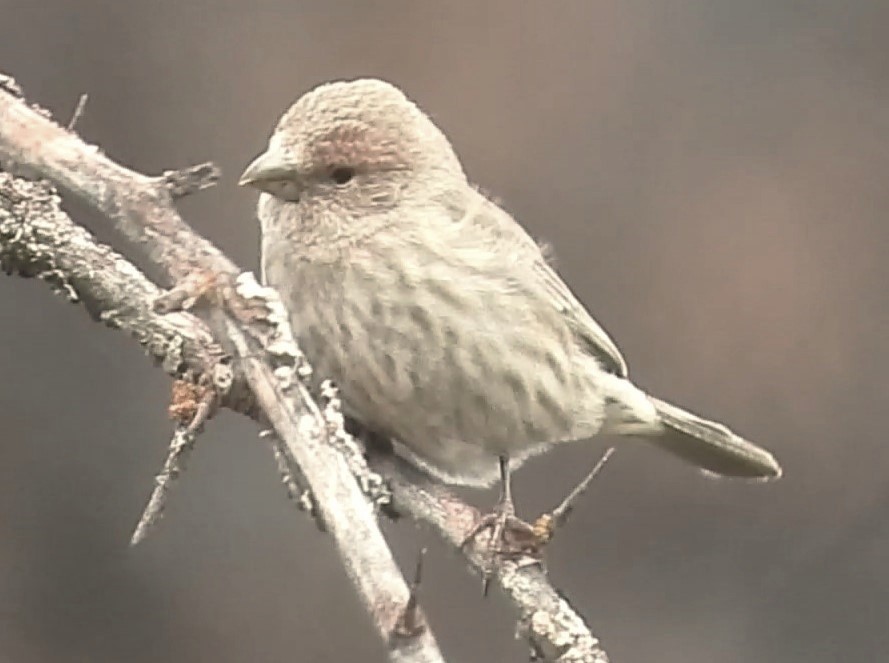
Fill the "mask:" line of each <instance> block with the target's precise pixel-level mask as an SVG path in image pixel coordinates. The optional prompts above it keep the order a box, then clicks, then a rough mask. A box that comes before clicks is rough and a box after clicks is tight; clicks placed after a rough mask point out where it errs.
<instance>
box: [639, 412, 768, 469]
mask: <svg viewBox="0 0 889 663" xmlns="http://www.w3.org/2000/svg"><path fill="white" fill-rule="evenodd" d="M648 398H649V400H650V401H651V403H652V404H653V405H654V407H655V410H657V414H658V417H659V419H660V423H661V424H662V428H661V430H660V431H659V432H657V433H654V434H652V435H646V436H645V439H646V440H647V441H648V442H651V443H652V444H655V445H657V446H658V447H661V448H662V449H665V450H667V451H669V452H671V453H673V454H676V455H677V456H679V457H680V458H682V459H683V460H686V461H688V462H689V463H692V464H694V465H697V466H698V467H701V468H702V469H704V470H707V471H709V472H712V473H714V474H718V475H721V476H729V477H745V478H748V479H777V478H778V477H780V476H781V466H780V465H779V464H778V461H776V460H775V458H774V456H772V454H770V453H769V452H768V451H766V450H765V449H763V448H761V447H758V446H756V445H755V444H753V443H752V442H748V441H747V440H745V439H744V438H742V437H740V436H738V435H735V434H734V433H733V432H732V431H731V430H729V429H728V428H727V427H725V426H723V425H722V424H718V423H716V422H713V421H707V420H706V419H702V418H701V417H698V416H696V415H694V414H692V413H691V412H686V411H685V410H683V409H681V408H678V407H676V406H675V405H670V404H669V403H665V402H664V401H661V400H658V399H657V398H653V397H651V396H649V397H648Z"/></svg>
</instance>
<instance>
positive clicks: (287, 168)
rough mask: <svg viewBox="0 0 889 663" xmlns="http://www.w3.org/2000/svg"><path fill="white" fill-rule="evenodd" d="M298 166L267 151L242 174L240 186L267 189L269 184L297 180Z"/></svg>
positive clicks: (239, 181)
mask: <svg viewBox="0 0 889 663" xmlns="http://www.w3.org/2000/svg"><path fill="white" fill-rule="evenodd" d="M296 174H297V173H296V166H295V165H294V164H292V163H289V162H288V161H287V160H286V159H282V158H281V155H280V154H278V153H276V152H272V151H271V150H270V151H267V152H263V153H262V154H260V155H259V156H258V157H256V158H255V159H254V160H253V161H252V162H251V163H250V165H249V166H247V168H246V169H245V170H244V172H243V173H241V178H240V179H239V180H238V185H239V186H253V187H256V188H257V189H263V190H265V189H266V185H267V184H268V183H269V182H280V181H281V180H287V179H294V178H296Z"/></svg>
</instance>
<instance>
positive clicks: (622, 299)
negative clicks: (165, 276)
mask: <svg viewBox="0 0 889 663" xmlns="http://www.w3.org/2000/svg"><path fill="white" fill-rule="evenodd" d="M887 62H889V4H887V3H886V2H876V1H873V2H865V1H859V2H854V1H853V2H846V3H839V2H833V1H828V0H808V1H799V0H769V1H768V2H766V1H764V0H706V1H704V0H675V1H673V2H661V1H660V0H629V1H628V0H621V1H617V0H599V1H597V2H580V1H578V2H546V3H545V2H509V1H507V0H502V1H500V2H468V1H467V2H462V3H437V4H436V5H433V4H431V3H429V4H426V3H415V2H410V1H408V0H404V1H401V2H358V1H352V2H301V1H299V0H271V1H268V2H262V1H256V2H243V1H241V2H232V1H217V2H210V1H209V0H206V1H204V2H201V1H198V0H190V1H181V2H174V1H172V0H171V1H169V2H150V1H146V2H114V1H111V0H109V1H108V2H101V1H99V0H80V1H79V2H70V1H69V0H53V1H50V0H0V70H3V71H5V72H7V73H10V74H12V75H14V76H16V77H17V78H18V79H19V81H20V83H21V84H22V85H23V86H24V88H25V90H26V92H27V94H28V95H29V97H30V98H31V99H32V100H34V101H38V102H40V103H41V104H43V105H45V106H46V107H48V108H50V109H51V110H52V111H53V112H54V113H55V114H56V117H58V118H60V119H62V120H67V118H68V117H69V116H70V113H71V112H72V110H73V108H74V106H75V104H76V101H77V98H78V96H79V95H80V94H81V93H82V92H87V93H89V95H90V100H89V103H88V105H87V108H86V113H85V115H84V116H83V118H82V119H81V121H80V124H79V130H80V132H81V133H82V134H83V135H84V136H85V137H86V139H87V140H89V141H92V142H95V143H96V144H98V145H99V146H101V147H102V148H103V149H104V150H105V151H106V152H107V153H108V154H110V155H111V156H112V157H114V158H116V159H118V160H119V161H121V162H123V163H124V164H127V165H130V166H132V167H135V168H137V169H139V170H142V171H145V172H150V173H157V172H159V171H160V170H162V169H164V168H172V167H179V166H184V165H189V164H192V163H195V162H198V161H202V160H205V159H212V160H215V161H216V162H217V163H219V164H220V165H221V166H222V168H223V170H224V173H225V179H224V180H223V182H222V184H221V185H220V186H219V187H217V188H215V189H214V190H212V191H209V192H206V193H203V194H201V195H199V196H196V197H193V198H189V199H187V200H186V201H184V202H183V205H182V208H183V212H184V214H185V216H186V218H187V219H188V220H189V221H191V222H192V223H193V224H194V226H195V227H196V228H197V229H198V230H199V231H200V232H202V233H203V234H205V235H206V236H208V237H210V238H211V239H212V240H214V241H215V242H216V243H217V244H218V245H220V246H221V247H222V248H223V249H224V250H226V251H227V252H229V253H230V254H231V255H232V256H233V257H234V258H235V259H236V260H237V261H238V262H239V263H240V264H241V265H244V266H245V267H248V268H255V267H256V265H257V226H256V223H255V222H254V219H253V205H254V202H255V197H254V195H253V194H252V193H251V192H249V191H244V190H239V189H238V188H237V187H236V186H235V184H234V181H235V179H236V177H237V175H238V174H239V172H240V170H241V168H242V167H243V166H244V165H245V164H246V163H247V162H248V160H249V159H251V158H252V157H253V156H254V155H255V154H256V153H258V152H259V151H260V150H261V149H262V148H263V145H264V142H265V139H266V137H267V135H268V133H269V131H270V130H271V127H272V126H273V123H274V122H275V121H276V119H277V117H278V115H279V114H280V113H281V112H282V111H283V109H284V108H285V107H286V106H287V105H288V104H289V103H290V102H291V101H292V100H293V99H294V98H295V97H296V96H298V95H299V94H300V93H301V92H303V91H305V90H306V89H308V88H310V87H312V86H314V85H315V84H317V83H319V82H321V81H325V80H329V79H333V78H353V77H357V76H362V75H375V76H381V77H384V78H387V79H389V80H391V81H393V82H395V83H397V84H398V85H400V86H402V87H403V88H404V89H406V90H407V91H408V93H409V94H410V95H411V96H412V97H413V98H414V99H415V100H417V101H418V102H419V103H420V104H421V105H422V106H423V107H424V108H425V109H427V110H428V111H429V112H430V113H431V114H432V115H433V117H434V118H435V120H436V121H437V122H438V123H440V125H441V126H442V127H443V128H444V129H445V130H446V132H447V133H448V134H449V135H450V137H451V138H452V140H453V142H454V143H455V145H456V147H457V150H458V152H459V153H460V154H461V155H462V158H463V160H464V163H465V165H466V168H467V170H468V172H469V173H470V174H471V176H472V178H473V179H474V180H475V181H477V182H478V183H479V184H481V185H482V186H483V187H485V188H486V189H488V190H489V191H491V192H493V193H494V194H495V195H497V196H499V197H500V198H501V199H502V200H504V201H505V204H506V206H507V207H508V209H510V210H511V211H512V212H514V213H515V214H516V215H517V216H518V218H520V219H521V220H523V222H524V223H525V224H526V225H527V226H528V227H529V228H530V229H531V230H532V231H533V233H534V234H535V235H537V236H540V237H542V238H544V239H547V240H548V241H550V242H551V243H552V244H553V245H554V247H555V249H556V252H557V255H558V256H559V264H560V268H561V270H562V272H563V273H564V275H565V277H566V278H567V280H568V281H569V282H570V283H571V284H572V285H573V287H574V289H575V290H576V291H577V292H578V294H579V295H580V297H581V299H582V300H583V301H584V302H586V303H587V304H588V305H589V306H590V308H591V309H592V311H593V312H594V313H595V314H596V315H597V317H598V318H599V319H600V320H601V321H602V322H603V324H604V325H605V326H606V328H607V329H609V331H611V332H612V334H613V335H614V336H615V337H616V338H617V339H618V341H619V343H620V345H621V347H622V348H623V349H624V351H625V353H626V355H627V357H628V358H629V361H630V364H631V368H632V372H633V374H634V376H635V378H636V380H637V381H638V382H639V383H640V384H642V385H644V386H646V387H648V388H649V389H651V390H652V391H656V392H657V393H659V394H661V395H663V396H666V397H669V398H671V399H674V400H676V401H677V402H679V403H683V404H686V405H689V406H692V407H693V408H694V409H697V410H699V411H702V412H705V413H708V414H711V415H712V416H714V417H720V418H722V419H723V420H725V421H727V422H729V423H730V424H731V425H732V426H734V427H735V428H737V429H739V430H741V431H743V432H745V433H747V434H748V435H749V436H750V437H752V438H753V439H756V440H759V441H761V442H763V443H764V444H766V445H767V446H769V447H770V448H771V449H773V450H774V451H775V452H776V454H777V455H778V456H779V458H780V459H781V460H782V461H783V463H784V466H785V471H786V477H785V478H784V479H783V480H782V481H781V482H779V483H777V484H773V485H747V484H742V483H725V482H714V481H709V480H706V479H704V478H702V477H700V476H699V475H698V474H696V473H695V472H694V471H692V470H690V469H689V468H688V467H686V466H684V465H682V464H680V463H678V462H676V461H674V460H673V459H672V458H670V457H667V456H665V455H663V454H660V453H657V452H656V451H653V450H651V449H649V448H648V447H643V446H637V445H630V446H628V447H627V448H626V450H625V451H624V452H622V453H620V454H618V456H617V457H616V458H615V459H614V460H613V462H612V464H611V466H609V467H608V469H607V471H606V472H605V474H604V476H602V477H601V480H599V481H598V482H597V483H596V484H595V486H594V488H593V489H592V490H591V492H590V494H589V495H588V496H587V498H586V499H585V501H584V502H583V505H582V508H580V509H579V510H578V511H577V513H576V515H575V517H574V519H573V520H572V522H571V523H570V526H569V527H568V529H566V530H565V531H564V532H562V534H561V536H560V537H559V538H557V540H556V542H555V543H554V545H553V546H552V548H551V550H550V552H549V563H550V573H551V575H552V577H553V579H554V582H555V583H556V584H557V585H558V586H559V587H563V588H565V589H566V591H567V592H568V593H569V595H570V596H571V597H572V599H573V601H574V602H575V603H576V605H577V606H578V607H579V608H580V609H581V610H582V611H583V612H584V613H585V614H586V615H587V616H588V618H589V620H590V623H591V625H592V627H593V630H594V632H595V633H596V634H597V635H599V636H600V637H601V638H602V639H603V641H604V644H605V645H606V647H607V649H608V651H609V653H610V654H611V656H612V659H613V660H614V661H615V663H618V662H629V661H632V662H643V661H655V660H656V661H660V662H662V663H672V662H676V663H679V662H687V661H708V662H710V661H712V662H716V663H740V662H741V661H749V660H756V661H781V662H796V661H799V662H805V663H819V662H833V661H838V660H848V661H877V660H886V659H887V657H889V628H887V624H889V565H887V559H889V447H887V444H886V439H885V438H886V433H885V430H886V423H885V422H886V414H887V405H889V398H887V396H889V389H887V382H886V379H885V376H886V374H887V372H889V361H887V357H889V350H887V347H886V337H887V329H889V314H887V305H886V298H887V286H889V268H887V265H886V260H885V255H886V253H887V250H889V225H887V214H889V187H887V185H886V177H887V173H889V112H887V108H889V75H887V65H886V63H887ZM73 209H74V211H75V212H76V216H77V218H78V219H79V220H81V221H82V222H83V223H85V224H87V225H91V226H97V225H99V224H97V223H94V221H95V219H94V218H93V217H92V215H91V214H90V213H88V212H84V210H83V209H81V208H77V207H75V208H73ZM103 236H105V237H107V235H103ZM0 303H2V308H0V315H2V320H3V324H2V326H0V372H2V375H3V380H2V383H0V421H2V427H3V428H2V430H3V432H4V435H3V443H2V445H0V660H2V661H16V662H25V663H30V662H36V661H52V662H54V661H90V662H94V661H101V662H104V661H122V660H126V661H136V662H140V661H145V662H147V661H157V660H172V661H197V660H214V661H232V662H233V661H247V660H251V661H285V660H288V661H289V660H311V661H346V660H370V661H381V660H383V654H382V651H381V648H380V647H379V645H378V643H377V642H376V640H375V637H374V635H373V633H372V631H371V629H370V628H369V627H368V620H367V618H366V617H365V615H364V614H363V612H362V609H361V608H360V606H359V605H358V604H357V600H356V598H355V597H354V596H353V594H352V592H351V590H350V588H349V585H348V583H347V581H346V580H345V579H344V576H343V572H342V570H341V568H340V566H339V563H338V561H337V559H336V556H335V554H333V549H332V546H331V542H330V540H329V539H328V538H326V537H324V536H322V535H320V534H319V533H318V532H316V531H315V529H314V527H313V526H312V524H311V523H310V522H309V521H308V519H306V518H305V517H302V516H298V515H296V514H295V512H294V510H293V509H292V507H291V506H290V505H289V504H288V503H287V502H286V500H285V498H284V496H283V491H282V490H281V488H280V487H279V485H278V481H277V477H276V474H275V470H274V467H273V463H272V460H271V457H270V454H269V453H268V450H267V449H266V448H265V447H264V446H263V445H262V444H260V443H259V442H258V441H257V438H256V429H255V427H254V426H253V425H251V424H250V423H249V422H246V421H244V420H242V419H239V418H237V417H234V416H229V415H226V416H222V417H220V418H218V419H217V420H215V421H214V422H213V423H212V425H210V426H209V429H208V432H207V434H206V435H205V436H204V438H203V439H202V443H201V445H200V446H199V448H198V450H197V453H196V454H195V455H194V457H193V458H192V462H191V464H190V471H189V472H188V474H187V475H186V478H185V480H184V481H183V482H182V483H181V485H180V486H179V487H178V490H177V491H176V492H175V494H174V500H173V502H172V504H171V506H170V508H169V509H168V512H167V518H166V520H165V521H164V522H163V523H162V525H161V527H160V529H159V530H158V531H157V532H156V533H155V534H154V535H153V536H152V537H151V538H150V539H149V540H148V541H147V542H146V543H145V544H144V545H143V546H141V547H139V548H137V549H135V550H130V549H128V548H127V540H128V537H129V534H130V531H131V529H132V527H133V525H134V523H135V521H136V518H137V517H138V514H139V512H140V510H141V508H142V506H143V503H144V501H145V499H146V496H147V495H148V492H149V490H150V488H151V485H152V476H153V474H154V472H155V471H156V470H157V469H158V468H159V466H160V463H161V460H162V458H163V456H164V453H165V448H166V444H167V440H168V436H169V433H170V429H171V427H170V424H169V423H168V422H167V421H166V419H165V406H166V401H167V395H168V380H167V379H166V378H165V377H164V376H163V375H162V374H161V372H160V371H158V370H156V369H154V368H152V367H151V366H150V365H149V364H148V362H147V361H146V360H145V358H144V357H143V356H141V354H140V353H139V351H138V350H137V347H136V345H135V344H134V343H133V342H131V341H130V340H129V339H126V338H124V337H123V336H122V335H120V334H118V333H116V332H111V331H108V330H105V329H102V328H100V327H98V326H97V325H95V324H93V323H91V322H90V321H89V320H88V318H87V316H86V315H85V313H84V312H83V311H82V310H79V309H78V308H77V307H75V306H69V305H66V304H64V303H62V302H61V301H60V300H58V299H55V298H54V297H53V296H52V295H51V294H50V291H49V289H48V288H47V287H46V286H45V285H43V284H41V283H37V282H29V281H24V280H19V279H12V278H3V279H0ZM601 447H602V443H601V442H600V443H593V444H579V445H575V446H573V447H570V448H564V449H561V450H557V451H556V452H555V453H552V454H550V455H549V456H547V457H546V458H541V459H538V460H536V461H534V462H532V463H530V464H529V465H528V466H527V467H526V468H525V469H524V470H523V471H522V472H520V473H519V474H518V476H517V482H516V491H517V495H518V500H519V509H520V511H521V512H522V513H524V514H526V515H528V516H531V515H534V514H536V513H537V511H538V510H540V509H542V508H545V507H547V506H549V505H550V504H551V503H552V502H553V501H554V500H556V499H557V498H558V497H560V496H561V494H562V493H564V492H565V490H567V489H568V487H569V486H570V485H571V484H572V482H573V481H575V480H576V479H577V478H578V477H579V476H580V475H581V474H582V473H583V471H584V469H585V468H586V467H588V466H589V465H590V464H591V463H592V462H593V461H594V460H595V458H596V454H597V451H598V450H600V449H601ZM469 496H470V497H471V498H472V499H473V500H475V501H476V503H478V504H480V505H487V504H489V503H490V502H491V500H492V497H493V495H492V494H486V493H469ZM386 531H387V533H388V534H389V535H390V538H391V540H392V541H393V545H394V547H395V549H396V552H397V554H398V556H399V558H400V559H401V560H402V562H403V563H404V564H405V565H412V564H413V559H414V556H415V553H416V550H417V548H418V546H419V545H420V542H428V541H429V540H430V538H431V536H430V535H429V533H428V532H425V531H422V530H419V529H417V528H415V527H413V526H412V525H411V524H409V523H405V522H402V523H398V524H391V523H387V524H386ZM431 545H432V547H431V553H430V555H429V558H428V562H429V563H428V565H427V581H426V589H425V592H424V600H425V602H426V607H427V609H428V612H429V613H430V616H431V619H432V623H433V624H434V625H435V627H436V628H437V633H438V635H439V638H440V641H441V644H442V646H443V648H444V651H445V653H446V654H447V655H449V656H450V657H451V659H452V660H454V661H519V660H524V658H525V656H526V651H525V648H524V645H523V643H522V642H521V641H513V640H512V638H511V632H512V621H511V615H510V614H509V611H508V610H507V608H506V605H505V603H504V601H503V600H502V599H501V598H500V597H498V596H497V595H496V594H495V595H494V596H493V597H492V598H490V599H489V600H488V601H483V600H482V598H481V596H480V595H479V585H478V581H477V579H476V578H474V577H470V576H468V575H467V574H465V573H464V570H463V569H462V566H461V562H460V561H459V560H458V559H457V558H456V557H455V556H454V555H452V554H451V553H449V552H447V551H446V550H444V548H443V547H442V546H441V545H438V544H437V543H435V542H434V541H433V542H432V544H431Z"/></svg>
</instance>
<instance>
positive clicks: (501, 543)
mask: <svg viewBox="0 0 889 663" xmlns="http://www.w3.org/2000/svg"><path fill="white" fill-rule="evenodd" d="M483 532H489V536H488V537H487V539H484V540H481V541H480V543H481V545H483V546H484V549H483V551H482V556H483V563H482V591H483V593H484V594H485V595H486V596H487V594H488V587H489V586H490V584H491V577H492V575H493V572H494V568H495V566H496V562H497V560H498V558H499V559H508V560H513V561H519V563H520V565H521V566H525V565H530V564H540V563H541V562H542V554H541V552H542V548H543V544H544V543H545V541H544V540H543V539H541V538H540V536H539V534H538V529H537V528H535V526H534V525H529V524H528V523H526V522H525V521H524V520H522V519H521V518H518V517H516V515H515V506H514V505H513V503H512V500H504V499H501V500H500V501H499V502H498V503H497V504H496V505H495V506H494V509H493V510H492V511H491V512H490V513H487V514H485V515H483V516H481V517H480V518H479V519H478V522H476V523H475V525H474V526H473V527H472V529H471V530H470V531H469V533H468V534H467V535H466V537H465V538H464V539H463V543H462V544H461V548H465V547H466V546H468V545H470V544H473V545H474V544H475V542H476V541H477V540H478V539H479V537H480V535H482V533H483Z"/></svg>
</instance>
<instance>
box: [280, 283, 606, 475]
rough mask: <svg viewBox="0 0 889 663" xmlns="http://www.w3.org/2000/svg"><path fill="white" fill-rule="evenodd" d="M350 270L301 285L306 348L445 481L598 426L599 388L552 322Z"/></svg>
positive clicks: (492, 470) (351, 403)
mask: <svg viewBox="0 0 889 663" xmlns="http://www.w3.org/2000/svg"><path fill="white" fill-rule="evenodd" d="M350 271H351V270H349V269H345V270H344V271H343V272H341V273H340V274H339V276H340V280H339V281H334V280H327V281H326V282H325V283H324V284H323V285H322V284H320V283H318V284H316V287H312V288H302V289H301V293H295V296H294V298H293V300H294V301H292V315H293V324H294V331H295V333H296V335H297V339H298V341H299V343H300V346H301V347H302V349H303V351H304V352H305V353H306V356H307V357H308V359H309V361H310V362H311V363H312V365H313V367H314V369H315V374H316V375H317V376H318V379H319V380H320V379H324V378H328V377H329V378H331V379H333V381H334V382H335V383H336V384H337V386H338V387H339V389H340V393H341V396H342V398H343V401H344V403H345V405H346V408H347V410H348V412H349V413H350V414H351V415H352V416H355V417H356V418H358V419H359V420H361V421H362V422H363V423H364V424H366V425H368V426H370V427H371V428H373V429H375V430H377V431H378V432H381V433H384V434H388V435H391V436H393V437H395V438H396V439H397V440H398V441H399V442H400V443H402V444H403V445H404V446H405V447H406V448H407V449H408V450H409V451H410V452H411V453H412V455H413V456H415V460H419V461H420V462H421V464H423V465H424V466H426V467H427V468H428V469H431V470H433V471H434V472H435V473H436V474H438V475H439V476H441V477H442V478H445V479H447V480H451V481H460V482H464V483H488V482H489V481H490V480H491V479H493V478H494V477H495V476H496V466H497V465H496V460H497V457H498V456H499V455H508V456H510V457H512V458H517V459H518V458H521V457H524V456H527V455H529V454H530V453H533V452H534V451H535V450H537V449H540V448H542V447H544V446H545V445H546V444H549V443H553V442H558V441H562V440H568V439H577V438H581V437H587V436H589V435H592V434H594V433H595V432H596V431H597V430H598V428H599V426H600V425H601V409H602V408H601V403H600V402H599V401H598V399H597V396H596V390H595V385H593V384H592V383H591V382H590V380H589V379H587V378H586V376H585V375H583V373H585V372H586V371H584V370H583V367H582V366H581V365H580V364H581V363H582V361H581V362H579V361H578V359H577V357H576V354H577V353H576V351H575V350H574V349H573V346H572V344H571V342H570V341H569V340H568V339H563V338H549V337H548V336H547V330H548V329H549V328H548V327H547V325H546V324H545V321H544V322H543V323H541V322H540V321H535V320H534V319H532V318H527V319H523V316H522V315H521V314H520V312H518V311H516V310H515V307H512V306H509V305H508V303H507V305H503V304H502V303H498V302H497V301H496V298H493V299H490V300H489V301H484V300H485V297H484V295H483V293H482V294H480V293H478V292H467V291H463V292H461V293H458V294H454V293H451V294H449V295H447V296H441V293H439V296H436V294H435V292H436V288H435V287H432V288H428V289H425V290H424V289H422V288H421V289H419V291H418V290H417V289H414V290H413V291H412V292H403V291H399V288H400V285H399V280H398V279H394V280H393V279H388V280H386V281H385V282H384V283H379V282H376V283H374V279H372V278H369V277H368V276H367V275H360V274H359V275H355V274H350V273H349V272H350ZM332 284H335V285H332ZM523 323H524V324H523ZM589 373H592V371H590V372H589Z"/></svg>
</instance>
